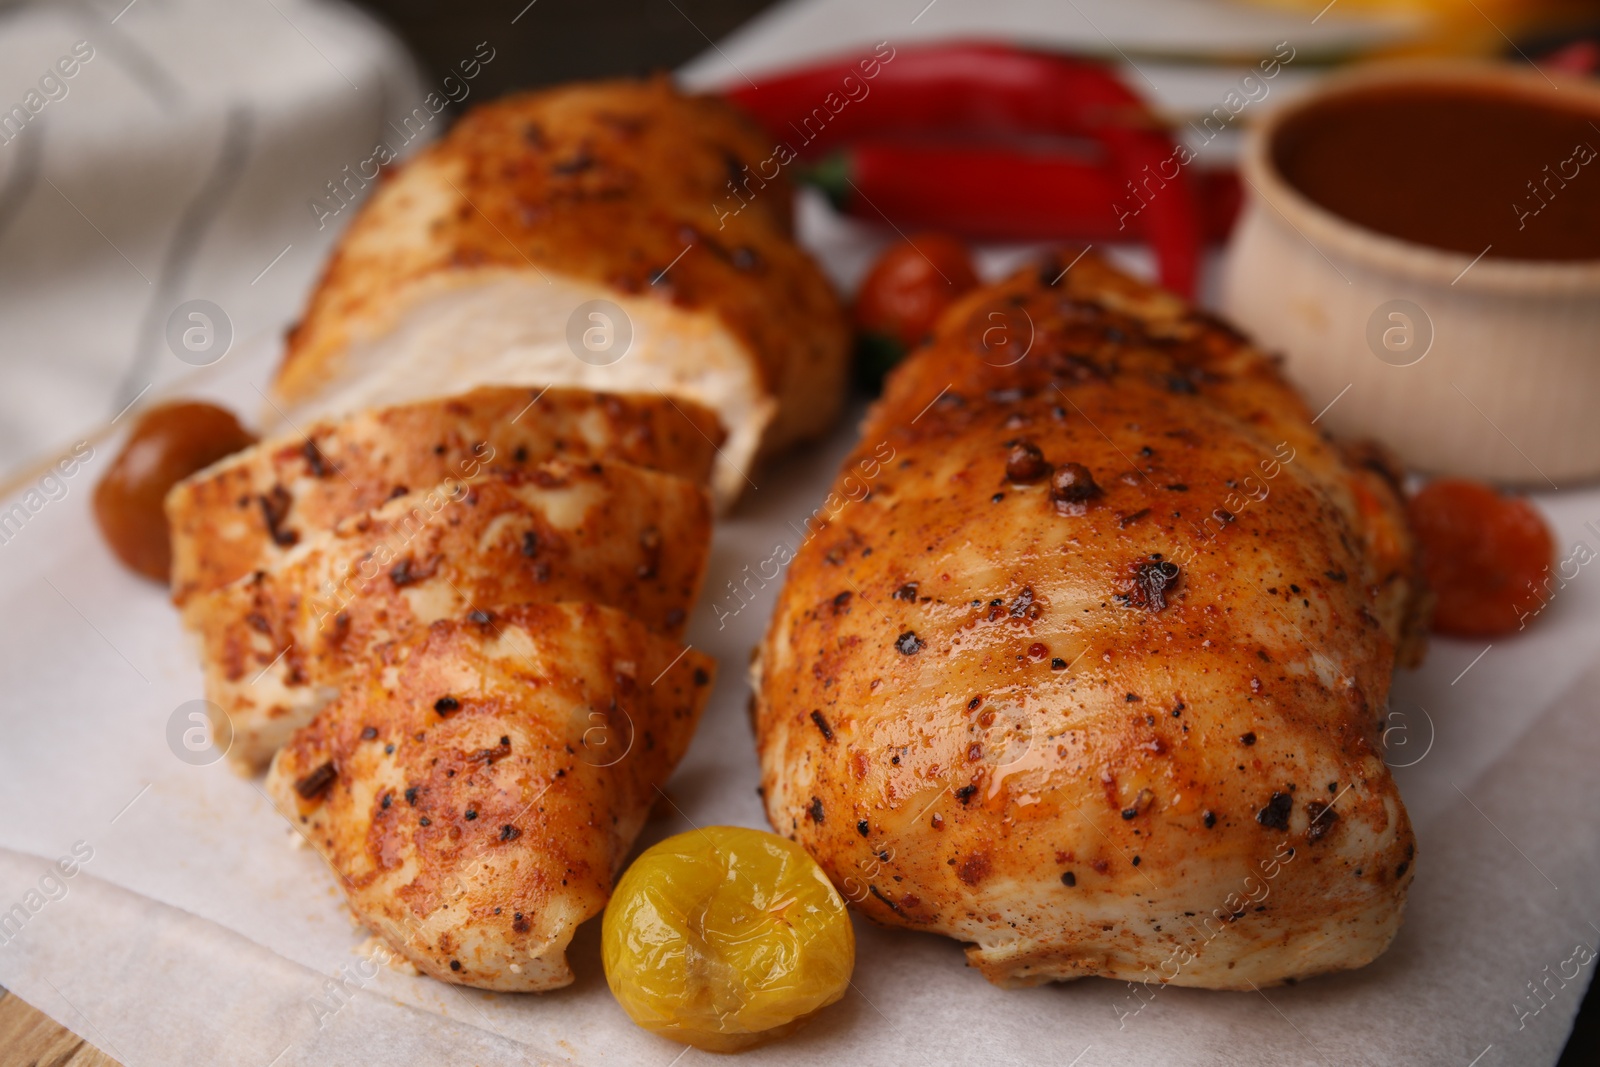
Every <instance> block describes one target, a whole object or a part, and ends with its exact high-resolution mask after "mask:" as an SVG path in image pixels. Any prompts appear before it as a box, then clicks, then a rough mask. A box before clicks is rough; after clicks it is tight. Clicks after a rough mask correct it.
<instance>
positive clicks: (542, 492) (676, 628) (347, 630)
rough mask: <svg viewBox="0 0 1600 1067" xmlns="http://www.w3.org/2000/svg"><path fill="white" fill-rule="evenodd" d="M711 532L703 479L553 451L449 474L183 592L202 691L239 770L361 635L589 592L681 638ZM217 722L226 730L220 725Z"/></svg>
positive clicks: (347, 666) (337, 667) (281, 730)
mask: <svg viewBox="0 0 1600 1067" xmlns="http://www.w3.org/2000/svg"><path fill="white" fill-rule="evenodd" d="M710 543H711V503H710V497H709V495H708V494H707V492H706V490H705V489H704V488H702V487H701V486H698V485H695V484H694V483H692V482H689V481H686V480H684V479H682V478H675V477H673V476H671V475H668V474H660V473H657V472H655V471H647V470H644V469H642V468H639V467H631V466H629V465H628V464H625V463H614V462H613V463H606V464H603V465H602V464H600V463H588V464H575V463H570V462H567V461H564V460H551V461H549V462H546V463H542V464H540V465H538V466H536V467H532V468H530V469H527V470H522V471H515V472H511V473H500V474H493V475H488V476H484V477H480V478H478V479H475V480H472V481H466V482H447V483H444V484H441V485H439V486H435V487H434V488H432V489H430V490H428V491H426V492H415V493H409V494H407V495H405V496H402V497H399V498H397V499H395V500H391V501H390V502H389V503H387V504H385V505H383V506H382V507H381V508H378V509H377V510H375V511H372V512H370V513H368V514H366V515H361V516H357V517H355V518H352V519H347V520H346V521H344V522H343V523H341V524H340V525H339V526H337V527H336V528H334V529H333V530H331V531H323V532H321V533H318V534H313V535H312V536H310V537H307V538H306V539H305V540H303V541H302V542H301V543H300V544H298V545H296V546H295V547H294V548H293V549H291V550H290V551H289V552H287V553H286V554H285V555H284V556H283V557H282V558H281V559H279V560H278V561H277V562H276V563H274V564H273V565H272V566H271V567H269V568H267V569H266V570H261V571H257V572H255V573H254V574H252V575H249V576H247V577H245V578H242V579H240V580H239V581H237V582H234V583H233V584H232V585H228V586H224V587H223V588H221V589H217V590H213V591H211V592H208V593H201V594H199V595H198V596H194V597H191V598H190V599H189V601H188V603H187V604H186V605H185V607H184V621H185V623H186V625H188V626H189V628H190V629H192V630H193V631H195V632H196V633H197V634H198V635H199V636H200V641H201V650H202V656H201V659H202V663H203V664H204V667H205V674H206V697H207V699H208V700H209V701H210V702H211V703H212V706H213V709H214V710H213V712H212V714H213V716H215V717H218V718H223V717H225V718H226V720H227V723H226V725H224V724H223V723H220V722H219V723H217V724H215V725H216V727H217V728H218V729H219V730H223V729H226V730H230V731H231V736H232V738H233V744H232V746H231V747H230V748H229V750H228V758H229V760H230V761H231V762H232V764H233V766H234V767H235V769H237V770H239V771H241V772H242V773H246V774H252V773H255V772H257V771H259V770H260V769H261V768H262V767H263V766H265V765H266V763H267V761H268V760H270V759H271V758H272V754H273V752H275V751H277V749H278V747H279V746H280V745H282V744H283V743H284V741H285V740H287V739H288V737H289V735H290V734H291V733H293V732H294V731H295V730H297V729H299V728H300V727H301V726H303V725H305V724H306V723H307V722H309V721H310V720H311V717H312V716H313V715H315V714H316V712H317V710H318V709H319V708H321V707H322V705H324V704H326V703H327V702H328V701H329V700H332V699H333V698H334V697H335V696H336V695H337V694H338V691H339V687H340V686H341V685H342V684H344V682H345V681H346V679H347V678H349V677H350V676H351V675H352V673H356V674H359V673H360V672H362V671H364V670H365V669H366V664H367V660H368V658H369V657H370V655H371V652H372V648H373V647H374V646H375V645H377V644H380V643H382V642H385V641H392V640H396V639H398V638H403V637H405V636H406V635H407V634H408V633H410V632H412V631H413V630H416V629H419V628H421V627H424V626H426V625H427V624H429V623H431V622H434V621H435V620H438V619H450V618H466V619H480V620H482V619H490V618H493V617H494V614H495V613H496V612H498V611H499V610H500V609H502V608H504V607H507V606H509V605H513V604H520V603H530V602H552V601H560V600H573V601H592V602H594V603H598V604H604V605H607V606H609V607H615V608H618V609H621V610H623V611H626V612H627V613H629V614H630V615H632V616H633V617H635V618H636V619H638V620H639V621H640V622H642V623H643V624H644V625H645V626H646V628H648V629H650V630H653V631H655V632H657V633H662V634H666V635H668V636H671V637H678V636H680V635H681V634H682V632H683V626H684V622H685V620H686V619H687V617H688V612H689V609H690V608H691V607H693V605H694V601H695V598H696V596H697V595H698V594H699V589H700V582H701V578H702V577H703V575H704V572H705V566H706V555H707V550H708V548H709V546H710ZM224 736H226V735H224Z"/></svg>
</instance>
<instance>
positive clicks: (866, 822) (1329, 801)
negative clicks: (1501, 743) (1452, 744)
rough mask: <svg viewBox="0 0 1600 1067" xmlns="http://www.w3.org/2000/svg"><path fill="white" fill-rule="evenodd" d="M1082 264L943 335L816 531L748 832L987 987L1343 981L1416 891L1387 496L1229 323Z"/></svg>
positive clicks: (1415, 642)
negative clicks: (962, 949)
mask: <svg viewBox="0 0 1600 1067" xmlns="http://www.w3.org/2000/svg"><path fill="white" fill-rule="evenodd" d="M1067 262H1068V261H1067V260H1066V259H1065V258H1062V259H1061V260H1060V261H1059V262H1047V263H1045V264H1044V265H1043V266H1042V267H1040V268H1039V269H1037V270H1028V271H1025V272H1022V273H1020V274H1018V275H1016V276H1014V277H1012V278H1011V279H1009V280H1007V281H1005V282H1003V283H1000V284H997V285H993V286H989V287H986V288H984V289H981V290H980V291H977V292H975V293H973V294H971V295H970V296H968V297H967V298H965V299H964V300H963V301H961V302H960V303H958V304H957V305H956V306H954V307H953V308H951V309H950V311H949V312H948V313H947V314H946V315H945V316H944V317H943V318H942V320H941V322H940V324H939V326H938V328H937V330H936V332H935V335H934V337H933V338H932V340H931V341H930V343H929V344H928V345H927V346H925V347H924V348H923V349H922V350H920V351H919V352H917V353H916V354H914V355H913V356H912V357H911V358H910V359H909V361H908V362H907V363H906V364H905V365H904V366H902V367H901V368H900V369H899V370H898V371H897V372H896V373H895V374H894V375H893V376H892V377H891V379H890V381H889V383H888V386H887V390H886V392H885V394H884V396H883V398H882V400H881V401H880V402H879V403H878V404H877V406H876V407H875V408H874V409H873V410H872V412H871V413H870V415H869V417H868V418H867V420H866V423H865V425H864V428H863V431H862V437H861V443H860V445H859V447H858V448H857V450H856V452H855V453H854V455H852V457H851V458H850V459H849V461H848V462H847V464H846V467H845V469H844V471H843V472H842V473H841V476H840V480H839V482H838V484H837V486H836V488H835V492H834V493H833V494H832V495H831V496H830V497H829V498H828V499H827V501H825V502H824V504H823V506H821V507H819V508H818V509H817V512H816V514H815V515H814V516H813V518H812V520H811V521H810V522H809V523H808V524H807V531H808V533H807V538H806V540H805V541H804V543H803V544H802V546H801V547H800V548H799V550H798V552H797V554H796V557H795V559H794V561H793V564H792V566H791V567H790V569H789V574H788V578H787V581H786V584H785V586H784V588H783V591H782V594H781V595H780V597H779V599H778V604H777V609H776V612H775V614H774V617H773V620H772V624H771V628H770V630H769V632H768V634H767V636H766V640H765V642H764V644H763V645H762V647H761V650H760V655H759V658H758V660H757V663H756V667H755V674H756V677H755V686H756V693H757V700H756V704H755V712H754V714H755V720H756V731H757V738H758V744H759V749H760V758H761V767H762V781H763V786H764V795H765V798H766V805H767V813H768V816H769V818H770V820H771V822H772V824H773V826H774V827H775V828H776V829H777V830H778V831H779V832H780V833H783V834H786V835H788V836H790V837H791V838H793V839H795V840H796V841H798V842H800V843H801V844H802V845H804V846H805V847H806V849H807V850H808V851H810V852H811V854H812V855H813V856H815V857H816V858H817V860H818V861H819V862H820V863H821V864H822V866H823V867H824V868H825V869H826V870H827V872H828V873H829V875H830V877H832V878H833V880H834V882H835V884H836V885H839V886H840V887H842V888H843V889H844V891H845V893H846V895H847V896H848V897H850V899H851V900H852V901H853V902H854V903H855V904H856V906H857V907H858V908H860V909H861V910H862V911H864V912H865V913H866V914H867V915H869V916H870V917H872V918H874V919H876V920H878V921H879V922H882V923H886V924H889V925H892V926H902V927H907V928H910V929H914V930H925V931H932V932H936V933H940V934H944V935H947V936H949V937H953V938H957V939H959V940H961V941H964V942H968V943H970V947H969V948H968V950H967V955H968V959H969V961H970V962H971V964H972V965H973V966H975V967H977V968H978V969H979V970H981V971H982V973H983V974H984V975H985V976H986V977H987V978H988V979H989V980H991V981H993V982H995V983H997V984H1001V985H1031V984H1034V983H1038V982H1042V981H1048V980H1058V979H1070V978H1077V977H1081V976H1086V975H1101V976H1106V977H1112V978H1123V979H1129V980H1133V981H1142V982H1171V983H1174V984H1178V985H1188V986H1200V987H1206V988H1216V989H1248V988H1250V987H1251V986H1252V985H1255V986H1267V985H1271V984H1274V983H1278V982H1283V981H1285V980H1288V979H1291V978H1301V977H1306V976H1309V975H1315V974H1319V973H1322V972H1327V971H1336V970H1341V969H1345V968H1352V967H1360V966H1362V965H1363V964H1366V963H1368V962H1369V961H1371V960H1372V959H1374V958H1375V957H1376V956H1378V955H1379V954H1380V953H1381V952H1383V951H1384V949H1385V948H1386V947H1387V945H1388V944H1389V942H1390V940H1391V939H1392V938H1393V937H1394V935H1395V932H1396V930H1397V929H1398V927H1399V924H1400V918H1401V911H1402V906H1403V903H1404V900H1405V895H1406V889H1407V887H1408V885H1409V884H1410V882H1411V880H1412V877H1413V875H1414V865H1413V863H1414V852H1415V844H1414V840H1413V837H1412V831H1411V826H1410V823H1409V821H1408V819H1407V816H1406V810H1405V806H1404V805H1403V804H1402V803H1401V798H1400V794H1399V792H1398V790H1397V789H1396V786H1395V783H1394V781H1393V779H1392V778H1391V777H1390V774H1389V770H1388V768H1387V767H1386V766H1385V764H1384V762H1383V759H1382V750H1381V747H1380V731H1381V727H1382V720H1383V716H1384V710H1385V701H1386V698H1387V695H1388V691H1389V684H1390V677H1391V673H1392V671H1393V669H1394V667H1395V666H1396V663H1397V662H1399V663H1402V664H1408V663H1411V662H1414V661H1415V660H1416V659H1417V658H1419V657H1420V654H1421V652H1422V641H1423V634H1424V632H1425V619H1426V613H1427V603H1426V596H1425V594H1424V593H1423V591H1422V586H1421V584H1420V579H1419V576H1418V571H1417V569H1416V566H1415V563H1414V553H1413V545H1412V541H1411V537H1410V534H1409V532H1408V528H1407V526H1406V524H1405V519H1404V510H1403V504H1402V497H1401V494H1400V491H1399V488H1398V486H1397V485H1396V483H1395V475H1394V473H1393V471H1392V469H1391V468H1390V467H1389V466H1388V465H1387V464H1386V462H1385V461H1384V459H1383V457H1382V456H1381V455H1379V454H1377V453H1376V452H1373V451H1372V450H1369V449H1345V448H1341V447H1340V446H1339V445H1338V444H1336V443H1334V442H1333V441H1331V440H1329V439H1327V438H1325V437H1324V436H1322V435H1321V434H1319V433H1318V431H1317V429H1316V427H1315V426H1313V424H1312V419H1311V416H1310V412H1309V410H1308V408H1307V406H1306V404H1305V402H1304V401H1302V399H1301V398H1300V397H1299V396H1297V395H1296V394H1295V392H1294V391H1293V390H1292V389H1291V388H1290V387H1289V386H1288V385H1287V384H1286V383H1285V382H1284V380H1283V378H1282V377H1281V376H1280V374H1279V372H1278V370H1277V368H1276V365H1275V363H1274V361H1272V360H1270V359H1268V358H1267V357H1266V356H1264V355H1263V354H1262V353H1260V352H1259V351H1257V350H1255V349H1253V348H1252V347H1250V345H1249V344H1248V343H1247V342H1246V340H1245V339H1244V338H1242V337H1241V336H1239V335H1238V334H1237V333H1235V332H1234V331H1233V330H1231V329H1229V328H1228V327H1227V326H1225V325H1224V324H1222V323H1220V322H1219V321H1217V320H1215V319H1213V318H1212V317H1210V316H1208V315H1205V314H1203V313H1200V312H1197V311H1194V310H1192V309H1190V308H1189V307H1188V306H1186V305H1185V304H1184V303H1182V302H1181V301H1179V300H1178V299H1177V298H1175V297H1172V296H1170V295H1168V294H1166V293H1164V292H1161V291H1158V290H1154V289H1151V288H1149V287H1147V286H1145V285H1143V284H1141V283H1139V282H1136V281H1134V280H1132V279H1130V278H1128V277H1126V276H1123V275H1121V274H1119V273H1117V272H1116V271H1114V270H1113V269H1111V268H1110V267H1108V266H1107V265H1105V264H1104V263H1103V262H1101V261H1100V260H1098V259H1097V258H1095V257H1093V256H1085V257H1084V258H1083V259H1081V260H1079V261H1078V262H1077V263H1076V265H1073V266H1071V268H1070V269H1064V267H1065V266H1066V264H1067ZM1318 399H1319V401H1325V400H1326V399H1327V398H1318Z"/></svg>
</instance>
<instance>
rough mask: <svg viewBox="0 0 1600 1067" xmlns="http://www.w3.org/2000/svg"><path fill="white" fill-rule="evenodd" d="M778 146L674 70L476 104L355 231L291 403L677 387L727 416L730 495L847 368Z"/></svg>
mask: <svg viewBox="0 0 1600 1067" xmlns="http://www.w3.org/2000/svg"><path fill="white" fill-rule="evenodd" d="M773 153H774V149H773V146H772V145H771V144H770V143H769V141H768V139H767V138H766V137H764V136H763V135H762V134H760V133H759V132H758V131H757V130H756V128H755V127H754V126H753V125H752V124H749V123H747V122H746V121H745V120H744V119H743V118H742V117H741V116H739V115H738V114H737V113H736V112H735V111H734V110H733V109H732V108H731V107H730V106H729V105H727V104H726V103H724V102H722V101H720V100H717V99H714V98H709V97H689V96H684V95H682V94H680V93H678V92H677V91H676V90H675V89H673V88H672V86H671V84H670V83H669V82H668V81H667V80H665V79H656V80H653V81H615V82H600V83H592V84H579V85H573V86H565V87H562V88H558V89H551V90H546V91H542V92H538V93H530V94H525V95H521V96H513V97H508V98H505V99H502V100H497V101H495V102H493V103H491V104H486V105H484V106H482V107H479V108H476V109H474V110H472V111H470V112H469V113H467V114H466V115H465V116H463V118H462V119H461V121H460V122H459V123H457V124H456V126H455V127H454V128H453V129H452V130H451V131H450V133H449V134H448V135H447V136H446V137H445V138H444V139H443V140H441V141H439V142H438V143H436V144H434V145H433V146H431V147H429V148H428V149H426V150H425V151H423V152H422V153H421V154H420V155H419V156H418V157H417V158H416V159H414V160H412V161H410V162H409V163H407V164H406V165H405V166H403V167H401V168H400V169H399V170H398V171H397V172H396V173H395V176H394V177H393V178H392V179H391V180H388V181H386V182H385V183H384V184H383V185H381V186H380V187H379V188H378V189H377V190H376V191H374V192H373V194H372V195H371V197H370V199H369V200H368V201H367V202H366V203H365V205H364V206H363V207H362V209H361V211H360V212H359V214H358V215H357V216H356V218H355V219H354V221H353V222H352V223H351V225H350V228H349V229H348V231H347V232H346V233H345V234H344V236H343V237H342V239H341V241H340V244H339V246H338V249H337V251H336V252H335V254H334V256H333V258H332V260H331V261H330V263H329V264H328V267H327V270H326V273H325V274H324V276H323V278H322V281H321V282H320V284H319V285H318V287H317V289H316V291H315V293H314V294H313V296H312V298H311V302H310V305H309V306H308V308H307V310H306V312H305V316H304V318H303V319H302V321H301V323H300V325H299V326H298V327H297V328H296V329H295V330H294V331H293V333H292V334H291V337H290V343H289V349H288V353H287V355H286V357H285V361H284V364H283V368H282V370H281V372H280V375H279V378H278V381H277V390H278V394H279V397H280V399H281V401H282V404H283V406H284V407H286V408H287V409H288V412H289V415H290V417H292V418H295V419H297V420H300V421H304V420H305V419H307V418H310V417H316V416H323V415H330V414H331V415H340V414H343V413H347V412H350V411H354V410H357V409H359V408H362V407H367V406H371V405H374V404H391V403H396V402H400V401H405V400H412V399H416V398H417V397H422V396H428V395H431V394H436V393H441V392H447V391H454V390H458V389H461V388H463V387H465V386H471V385H478V384H488V383H502V384H518V385H548V384H552V383H553V384H557V385H568V386H582V387H586V388H596V389H609V390H614V391H615V390H629V391H636V392H651V391H656V390H659V391H661V392H663V393H665V394H668V395H671V396H674V397H687V398H689V399H692V400H694V401H696V402H698V403H700V404H702V405H703V406H705V407H706V408H709V409H710V410H712V411H714V412H716V413H717V415H718V416H719V417H720V418H721V419H722V422H723V424H724V425H725V426H726V427H727V430H728V441H727V444H726V445H725V446H724V448H723V450H722V452H721V453H720V455H719V457H718V462H717V471H716V474H715V479H714V484H715V489H716V492H717V495H718V497H719V499H721V500H723V501H724V502H726V501H729V500H731V499H732V498H733V497H735V496H737V495H738V493H739V492H741V491H742V490H743V488H744V487H745V485H746V484H748V483H747V479H748V476H749V470H750V467H751V465H752V464H753V463H754V462H755V461H756V459H757V458H758V457H759V456H760V455H763V454H766V453H770V452H772V451H776V450H778V449H781V448H783V447H786V446H787V445H789V444H792V443H793V442H795V441H798V440H801V439H803V438H807V437H811V436H815V435H817V434H819V433H821V432H822V431H823V430H825V429H826V428H827V427H828V426H829V425H830V424H831V423H832V421H833V419H834V417H835V415H836V414H837V412H838V409H839V404H840V401H841V398H842V395H843V386H844V378H845V373H846V369H847V358H848V340H849V335H848V330H847V328H846V325H845V320H844V315H843V312H842V310H841V308H840V305H839V301H838V299H837V297H836V296H835V295H834V293H833V291H832V290H831V288H830V287H829V284H828V282H827V280H826V279H825V278H824V277H823V275H822V273H821V272H820V271H819V270H818V268H817V266H816V264H815V263H813V262H812V260H811V259H810V258H809V256H807V254H806V253H805V252H803V251H802V250H801V249H800V248H799V247H798V246H797V245H796V244H795V243H794V241H793V240H792V236H791V233H790V217H789V215H790V198H791V191H790V188H789V185H788V182H787V180H786V179H785V177H784V176H783V175H782V173H781V169H780V167H779V165H778V164H777V163H775V162H774V159H773Z"/></svg>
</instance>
